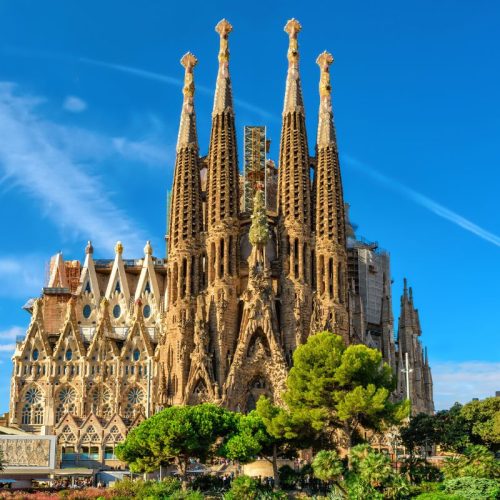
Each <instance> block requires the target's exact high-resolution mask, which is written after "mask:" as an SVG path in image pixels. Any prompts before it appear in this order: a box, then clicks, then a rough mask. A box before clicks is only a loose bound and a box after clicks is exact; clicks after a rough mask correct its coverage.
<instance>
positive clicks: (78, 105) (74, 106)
mask: <svg viewBox="0 0 500 500" xmlns="http://www.w3.org/2000/svg"><path fill="white" fill-rule="evenodd" d="M63 108H64V109H65V110H66V111H69V112H71V113H81V112H82V111H85V110H86V109H87V103H86V102H85V101H84V100H83V99H80V98H79V97H76V96H74V95H69V96H67V97H66V99H64V102H63Z"/></svg>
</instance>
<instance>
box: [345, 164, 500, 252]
mask: <svg viewBox="0 0 500 500" xmlns="http://www.w3.org/2000/svg"><path fill="white" fill-rule="evenodd" d="M344 158H345V159H346V161H347V163H348V164H349V165H351V166H353V167H354V168H357V169H358V170H361V171H362V172H363V173H365V174H368V175H369V176H370V177H372V179H375V180H376V181H377V182H379V183H380V184H382V185H384V186H386V187H387V188H389V189H392V190H393V191H396V192H398V193H400V194H402V195H403V196H404V197H405V198H408V199H409V200H411V201H413V202H414V203H416V204H417V205H420V206H421V207H423V208H425V209H427V210H429V212H432V213H433V214H434V215H437V216H438V217H441V218H442V219H445V220H447V221H449V222H451V223H452V224H455V225H456V226H459V227H461V228H462V229H465V230H466V231H468V232H469V233H472V234H474V235H476V236H478V237H479V238H481V239H483V240H485V241H488V242H489V243H492V244H493V245H496V246H497V247H500V236H498V235H496V234H494V233H491V232H490V231H488V230H486V229H484V228H482V227H481V226H478V225H477V224H474V223H473V222H471V221H470V220H468V219H466V218H465V217H463V216H461V215H460V214H457V213H456V212H454V211H453V210H450V209H449V208H446V207H444V206H443V205H441V204H440V203H438V202H437V201H434V200H432V199H431V198H429V197H427V196H425V195H423V194H421V193H419V192H417V191H415V190H414V189H412V188H409V187H408V186H405V185H404V184H402V183H400V182H399V181H397V180H395V179H392V178H390V177H388V176H387V175H385V174H382V173H381V172H379V171H377V170H375V169H374V168H373V167H371V166H369V165H366V164H364V163H362V162H360V161H359V160H356V159H355V158H352V157H350V156H348V155H344Z"/></svg>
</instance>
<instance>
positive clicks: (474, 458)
mask: <svg viewBox="0 0 500 500" xmlns="http://www.w3.org/2000/svg"><path fill="white" fill-rule="evenodd" d="M443 472H444V476H445V478H446V479H456V478H458V477H477V478H481V477H484V478H486V479H498V478H500V464H499V462H498V460H496V458H495V455H494V454H493V453H492V452H491V451H489V450H488V449H487V448H486V447H485V446H480V445H478V446H469V447H468V448H466V449H465V451H464V454H463V455H460V456H459V457H452V458H449V459H447V460H446V462H445V464H444V466H443Z"/></svg>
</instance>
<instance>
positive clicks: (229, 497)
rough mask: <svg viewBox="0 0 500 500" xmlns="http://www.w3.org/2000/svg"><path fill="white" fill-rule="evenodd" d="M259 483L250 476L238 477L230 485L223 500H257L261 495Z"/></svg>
mask: <svg viewBox="0 0 500 500" xmlns="http://www.w3.org/2000/svg"><path fill="white" fill-rule="evenodd" d="M261 489H262V488H261V485H260V483H259V482H258V481H257V480H256V479H254V478H253V477H250V476H239V477H237V478H236V479H234V480H233V482H232V483H231V489H230V490H229V491H228V492H227V493H226V494H225V495H224V500H257V499H258V498H259V494H260V493H261Z"/></svg>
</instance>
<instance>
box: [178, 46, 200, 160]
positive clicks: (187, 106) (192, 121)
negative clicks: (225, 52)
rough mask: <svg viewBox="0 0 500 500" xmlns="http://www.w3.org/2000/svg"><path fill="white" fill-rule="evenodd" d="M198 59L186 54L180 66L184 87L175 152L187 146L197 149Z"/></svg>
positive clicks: (189, 53) (188, 53)
mask: <svg viewBox="0 0 500 500" xmlns="http://www.w3.org/2000/svg"><path fill="white" fill-rule="evenodd" d="M197 63H198V59H196V57H195V56H194V55H193V54H191V52H187V53H186V54H184V55H183V56H182V59H181V65H182V66H183V67H184V70H185V71H184V86H183V88H182V93H183V95H184V102H183V104H182V113H181V123H180V126H179V136H178V138H177V151H179V149H180V148H182V147H186V146H189V145H194V146H196V147H197V143H198V138H197V135H196V115H195V112H194V90H195V87H194V67H195V66H196V64H197Z"/></svg>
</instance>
